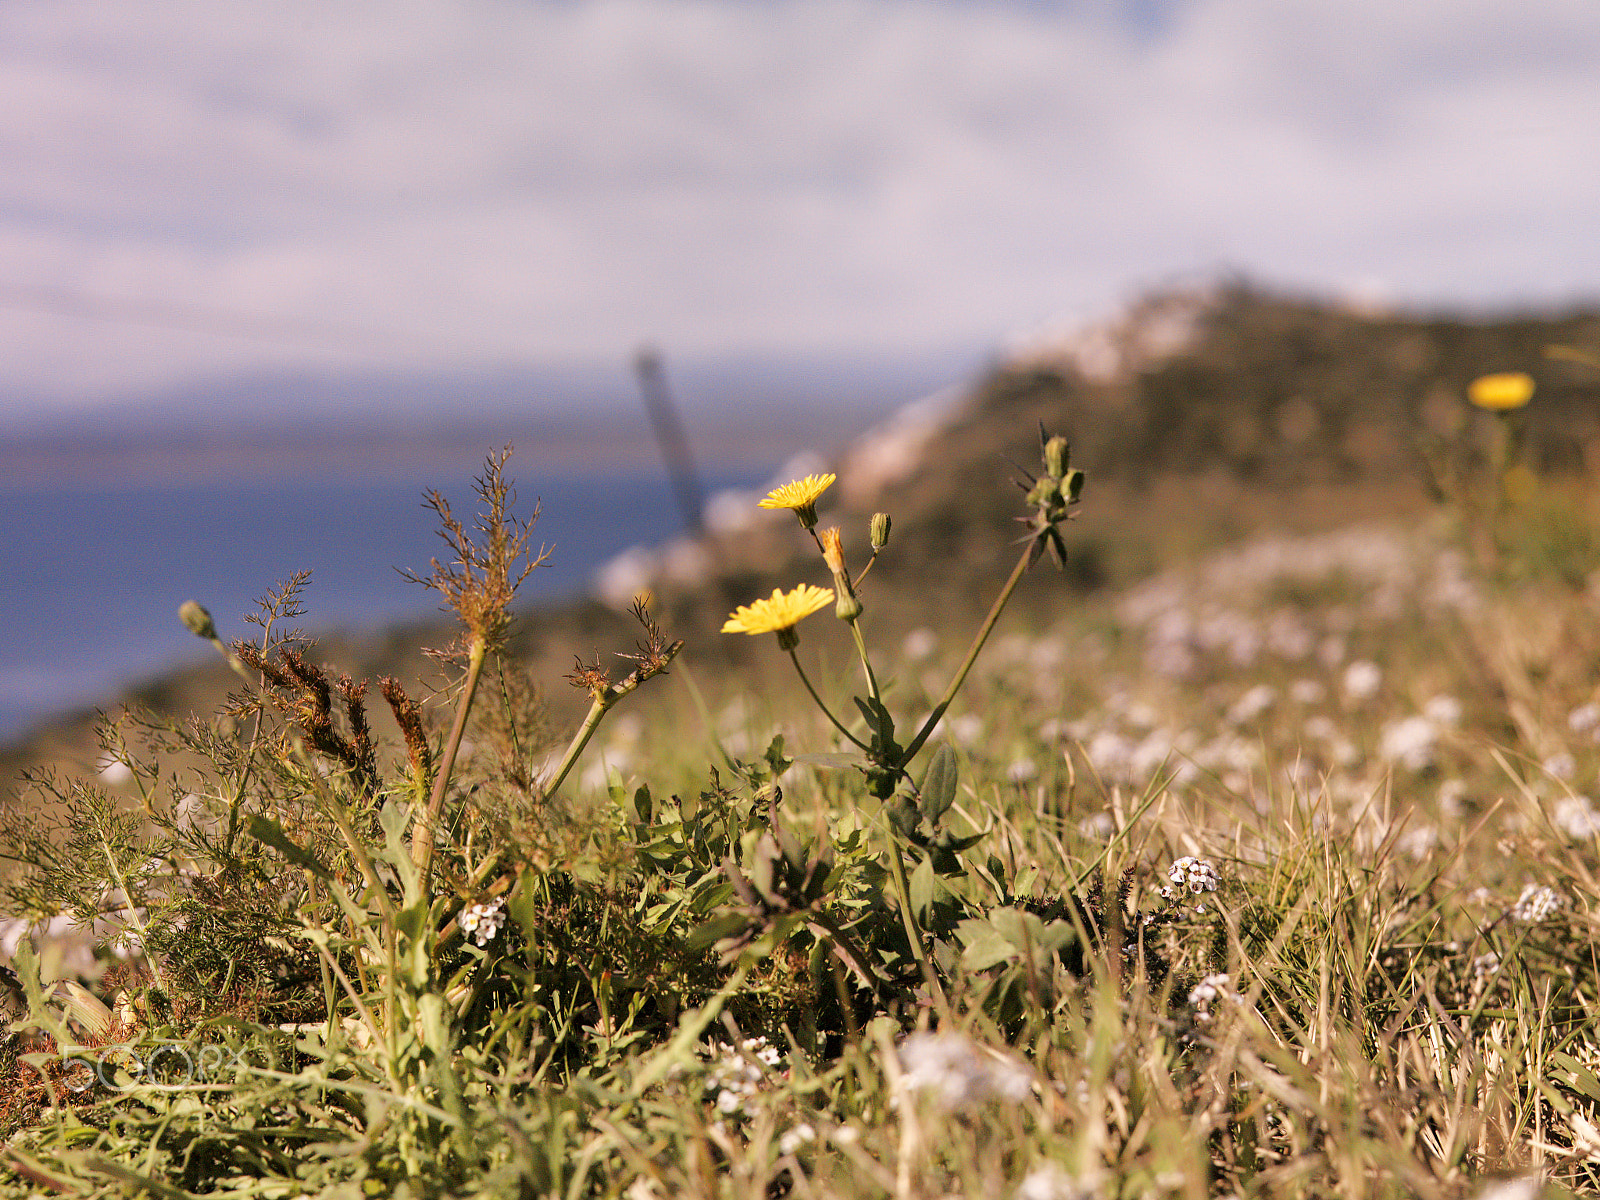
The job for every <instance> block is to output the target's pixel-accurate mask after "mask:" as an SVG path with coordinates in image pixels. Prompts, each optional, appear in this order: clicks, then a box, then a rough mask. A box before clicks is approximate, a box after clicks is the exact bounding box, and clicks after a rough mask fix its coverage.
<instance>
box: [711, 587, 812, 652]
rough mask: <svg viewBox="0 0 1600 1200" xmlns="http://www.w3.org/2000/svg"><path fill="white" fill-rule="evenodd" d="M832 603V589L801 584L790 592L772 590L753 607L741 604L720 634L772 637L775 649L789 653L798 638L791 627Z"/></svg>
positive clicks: (753, 604)
mask: <svg viewBox="0 0 1600 1200" xmlns="http://www.w3.org/2000/svg"><path fill="white" fill-rule="evenodd" d="M832 603H833V589H832V588H819V587H814V586H812V585H811V584H809V583H802V584H801V585H800V586H799V587H797V588H795V589H794V591H792V592H783V591H781V590H779V589H778V588H773V589H772V595H771V596H769V597H768V598H767V599H765V600H757V601H755V602H754V603H752V604H741V605H740V606H739V607H738V608H737V609H736V610H735V611H734V613H733V614H732V615H731V616H730V617H729V618H728V620H727V623H726V624H725V625H723V627H722V632H723V633H749V634H757V633H775V634H777V635H778V645H780V646H782V647H783V648H784V649H785V650H788V649H791V648H792V647H793V646H794V645H795V644H796V643H797V642H798V641H799V637H798V636H797V635H796V634H795V632H794V627H795V626H796V625H798V624H799V623H800V622H801V621H803V620H804V619H805V618H806V617H809V616H810V615H811V614H812V613H814V612H816V611H817V610H818V609H819V608H826V607H827V606H828V605H830V604H832Z"/></svg>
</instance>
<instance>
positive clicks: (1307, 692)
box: [1289, 679, 1328, 704]
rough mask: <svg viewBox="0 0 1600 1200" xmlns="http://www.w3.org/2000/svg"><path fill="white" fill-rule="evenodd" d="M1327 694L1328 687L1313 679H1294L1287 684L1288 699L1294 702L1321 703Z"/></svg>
mask: <svg viewBox="0 0 1600 1200" xmlns="http://www.w3.org/2000/svg"><path fill="white" fill-rule="evenodd" d="M1327 696H1328V689H1327V688H1325V687H1323V686H1322V684H1320V683H1318V682H1317V681H1316V680H1315V679H1296V680H1295V681H1294V683H1292V684H1290V685H1289V699H1291V700H1293V701H1294V702H1295V703H1296V704H1321V703H1322V702H1323V700H1325V699H1327Z"/></svg>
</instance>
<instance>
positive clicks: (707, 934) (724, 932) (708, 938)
mask: <svg viewBox="0 0 1600 1200" xmlns="http://www.w3.org/2000/svg"><path fill="white" fill-rule="evenodd" d="M749 925H750V920H749V918H748V917H745V916H743V915H742V914H740V913H723V914H722V915H721V916H718V917H712V918H711V919H710V920H709V921H706V922H705V923H704V924H701V925H697V926H696V927H695V928H694V929H693V930H691V931H690V933H689V936H688V937H687V938H685V939H684V942H683V945H684V949H686V950H688V951H689V953H691V954H698V953H700V952H701V951H702V950H705V949H707V948H708V947H710V946H713V945H715V944H716V943H717V942H720V941H721V940H722V939H723V938H725V937H731V936H732V935H733V934H736V933H742V932H743V931H744V930H745V929H747V928H748V927H749Z"/></svg>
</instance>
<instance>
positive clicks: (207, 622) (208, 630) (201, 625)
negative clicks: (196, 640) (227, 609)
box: [178, 600, 217, 641]
mask: <svg viewBox="0 0 1600 1200" xmlns="http://www.w3.org/2000/svg"><path fill="white" fill-rule="evenodd" d="M178 617H179V618H180V619H181V620H182V621H183V623H184V624H185V625H187V626H188V627H189V632H190V633H192V634H194V635H195V636H196V637H203V638H205V639H206V640H207V641H216V638H217V625H216V622H215V621H213V620H212V619H211V614H210V613H208V612H207V611H206V610H205V608H204V606H202V605H199V604H196V603H195V602H194V601H193V600H185V601H184V602H183V606H182V607H181V608H179V609H178Z"/></svg>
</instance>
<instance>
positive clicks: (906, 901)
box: [889, 829, 950, 1021]
mask: <svg viewBox="0 0 1600 1200" xmlns="http://www.w3.org/2000/svg"><path fill="white" fill-rule="evenodd" d="M889 874H890V876H891V877H893V879H894V892H895V899H896V900H897V901H898V902H899V905H898V906H899V909H900V923H901V924H902V925H903V926H904V927H905V931H906V937H907V939H909V941H910V942H911V953H912V954H914V955H915V956H916V959H917V966H918V967H920V968H921V969H922V981H923V982H924V983H926V984H927V985H928V995H929V997H930V998H932V1000H933V1003H934V1005H935V1006H936V1007H937V1008H938V1009H939V1017H940V1019H941V1020H944V1021H948V1020H949V1019H950V1001H949V1000H948V999H946V998H945V994H944V988H942V987H940V986H939V976H938V975H936V974H935V973H934V970H933V963H932V962H931V961H930V960H929V958H928V950H927V947H926V946H924V945H923V944H922V930H921V929H920V928H919V927H918V926H917V914H916V913H914V912H912V910H911V885H910V884H909V883H907V882H906V864H905V862H904V861H903V860H902V859H901V857H900V839H899V838H898V837H897V836H895V833H894V831H893V830H892V829H891V830H890V831H889Z"/></svg>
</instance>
